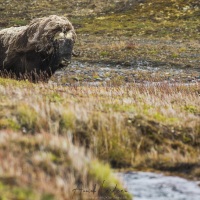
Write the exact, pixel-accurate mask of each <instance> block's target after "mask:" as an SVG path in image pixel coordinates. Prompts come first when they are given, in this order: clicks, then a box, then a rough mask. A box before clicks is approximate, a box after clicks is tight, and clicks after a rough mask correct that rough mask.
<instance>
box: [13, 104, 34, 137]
mask: <svg viewBox="0 0 200 200" xmlns="http://www.w3.org/2000/svg"><path fill="white" fill-rule="evenodd" d="M16 112H17V113H16V116H17V120H18V122H19V125H20V126H21V128H22V129H24V132H31V133H34V132H35V131H36V128H37V113H36V111H35V110H34V109H33V108H32V107H30V106H28V105H26V104H24V105H19V106H18V107H17V111H16Z"/></svg>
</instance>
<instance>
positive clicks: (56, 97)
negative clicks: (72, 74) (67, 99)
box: [46, 92, 63, 103]
mask: <svg viewBox="0 0 200 200" xmlns="http://www.w3.org/2000/svg"><path fill="white" fill-rule="evenodd" d="M46 98H47V99H48V100H49V101H50V102H55V103H59V102H63V98H62V97H61V96H60V94H58V93H56V92H53V93H51V94H48V95H47V96H46Z"/></svg>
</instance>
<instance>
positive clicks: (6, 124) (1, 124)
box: [0, 118, 20, 130]
mask: <svg viewBox="0 0 200 200" xmlns="http://www.w3.org/2000/svg"><path fill="white" fill-rule="evenodd" d="M0 129H12V130H19V129H20V126H19V125H18V124H17V122H16V121H14V120H12V119H6V118H3V119H0Z"/></svg>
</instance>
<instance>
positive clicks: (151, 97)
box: [0, 79, 200, 168]
mask: <svg viewBox="0 0 200 200" xmlns="http://www.w3.org/2000/svg"><path fill="white" fill-rule="evenodd" d="M0 82H1V88H0V93H1V105H0V106H1V113H0V127H1V129H13V130H17V131H20V132H23V133H24V134H36V133H42V132H48V133H50V134H52V135H62V136H65V137H70V138H72V141H73V143H74V144H81V145H83V146H85V147H86V148H89V149H90V150H91V151H92V152H93V153H94V154H95V155H96V156H98V157H99V158H101V159H103V160H105V161H108V162H109V163H111V165H112V166H113V167H137V166H142V167H153V168H160V167H162V166H168V165H169V166H171V165H176V164H179V163H197V162H198V161H199V157H198V154H199V143H200V138H199V136H200V132H199V131H200V127H199V124H200V123H199V122H200V118H199V115H200V103H199V102H200V101H199V84H198V83H197V84H194V85H192V86H183V85H173V86H170V85H168V84H161V85H157V86H156V85H150V86H144V85H140V84H139V85H137V84H130V85H127V86H119V87H87V86H82V87H61V86H53V85H48V84H38V85H34V84H31V83H26V82H15V81H14V82H15V84H13V81H10V80H5V79H1V81H0ZM4 113H6V115H5V114H4ZM118 146H120V147H121V148H118ZM149 161H151V162H149ZM156 165H157V166H156Z"/></svg>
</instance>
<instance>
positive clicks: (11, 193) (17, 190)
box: [0, 182, 39, 200]
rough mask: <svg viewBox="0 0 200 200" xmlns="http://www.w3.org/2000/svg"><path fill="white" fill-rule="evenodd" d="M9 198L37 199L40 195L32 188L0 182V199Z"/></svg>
mask: <svg viewBox="0 0 200 200" xmlns="http://www.w3.org/2000/svg"><path fill="white" fill-rule="evenodd" d="M9 199H16V200H36V199H39V196H38V195H37V193H35V192H34V191H33V190H31V189H27V188H21V187H17V186H9V185H6V184H4V183H2V182H0V200H9Z"/></svg>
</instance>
